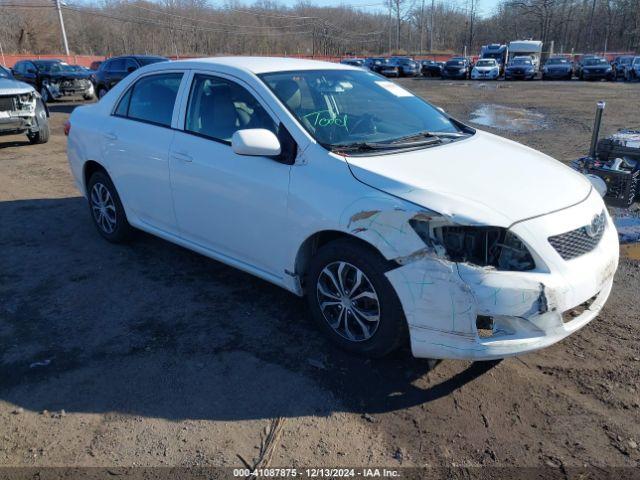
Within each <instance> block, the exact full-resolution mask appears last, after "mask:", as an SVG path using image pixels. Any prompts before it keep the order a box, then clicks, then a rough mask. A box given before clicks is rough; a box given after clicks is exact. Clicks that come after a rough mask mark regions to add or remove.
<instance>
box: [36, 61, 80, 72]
mask: <svg viewBox="0 0 640 480" xmlns="http://www.w3.org/2000/svg"><path fill="white" fill-rule="evenodd" d="M38 67H39V68H40V70H42V71H43V72H46V73H69V72H74V71H75V70H74V68H73V67H72V66H71V65H69V64H67V63H62V62H57V63H41V64H39V65H38Z"/></svg>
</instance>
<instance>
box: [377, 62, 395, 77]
mask: <svg viewBox="0 0 640 480" xmlns="http://www.w3.org/2000/svg"><path fill="white" fill-rule="evenodd" d="M378 73H379V74H380V75H384V76H385V77H399V76H400V68H399V67H398V66H397V65H396V64H395V63H394V62H392V61H391V60H387V61H386V63H384V64H383V65H381V66H380V67H379V70H378Z"/></svg>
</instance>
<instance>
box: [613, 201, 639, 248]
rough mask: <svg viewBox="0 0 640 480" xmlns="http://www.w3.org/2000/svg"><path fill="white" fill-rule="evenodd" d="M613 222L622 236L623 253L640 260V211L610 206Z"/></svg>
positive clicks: (619, 235) (620, 236)
mask: <svg viewBox="0 0 640 480" xmlns="http://www.w3.org/2000/svg"><path fill="white" fill-rule="evenodd" d="M610 212H611V216H612V217H613V223H615V225H616V230H618V237H619V238H620V243H621V244H622V245H621V246H620V251H621V253H622V255H624V256H625V257H627V258H631V259H633V260H640V212H639V211H636V212H630V211H628V210H623V209H620V208H610Z"/></svg>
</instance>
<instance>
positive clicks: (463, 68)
mask: <svg viewBox="0 0 640 480" xmlns="http://www.w3.org/2000/svg"><path fill="white" fill-rule="evenodd" d="M470 74H471V62H469V59H468V58H465V57H453V58H450V59H449V60H448V61H447V63H445V64H444V67H443V68H442V78H456V79H463V80H466V79H467V78H469V75H470Z"/></svg>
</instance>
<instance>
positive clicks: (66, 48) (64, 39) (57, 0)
mask: <svg viewBox="0 0 640 480" xmlns="http://www.w3.org/2000/svg"><path fill="white" fill-rule="evenodd" d="M54 2H55V4H56V10H58V18H59V19H60V30H61V31H62V42H63V43H64V54H65V55H66V56H67V57H68V56H69V43H68V42H67V31H66V30H65V29H64V20H63V19H62V9H61V8H60V0H54ZM67 60H68V59H67Z"/></svg>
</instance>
